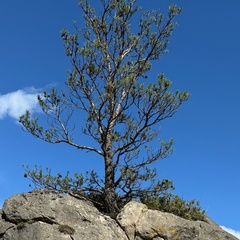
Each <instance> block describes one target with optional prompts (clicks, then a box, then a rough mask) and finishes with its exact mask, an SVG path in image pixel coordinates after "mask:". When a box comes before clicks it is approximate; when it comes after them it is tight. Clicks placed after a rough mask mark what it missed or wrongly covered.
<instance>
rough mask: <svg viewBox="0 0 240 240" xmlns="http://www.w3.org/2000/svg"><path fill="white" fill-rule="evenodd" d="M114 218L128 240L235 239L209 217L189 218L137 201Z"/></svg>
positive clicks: (129, 204)
mask: <svg viewBox="0 0 240 240" xmlns="http://www.w3.org/2000/svg"><path fill="white" fill-rule="evenodd" d="M117 221H118V223H119V224H120V226H121V227H122V228H123V229H124V231H125V232H126V234H127V236H128V238H129V240H143V239H144V240H150V239H154V240H237V239H238V238H236V237H234V236H232V235H231V234H229V233H227V232H225V231H224V230H223V229H221V228H220V227H219V226H218V225H217V224H216V223H214V222H213V221H212V220H211V219H209V218H208V219H207V222H202V221H189V220H186V219H183V218H180V217H178V216H176V215H173V214H171V213H164V212H160V211H156V210H150V209H148V208H147V206H146V205H144V204H142V203H138V202H130V203H128V204H127V205H126V206H125V207H124V208H123V210H122V211H121V212H120V214H119V215H118V216H117Z"/></svg>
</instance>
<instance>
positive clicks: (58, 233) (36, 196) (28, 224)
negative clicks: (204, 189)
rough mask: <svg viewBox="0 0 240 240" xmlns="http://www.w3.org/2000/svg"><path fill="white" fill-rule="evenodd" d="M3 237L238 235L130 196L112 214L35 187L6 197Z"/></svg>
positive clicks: (184, 239)
mask: <svg viewBox="0 0 240 240" xmlns="http://www.w3.org/2000/svg"><path fill="white" fill-rule="evenodd" d="M0 239H2V240H46V239H49V240H56V239H58V240H62V239H70V240H98V239H99V240H100V239H101V240H115V239H116V240H151V239H154V240H208V239H209V240H225V239H226V240H237V238H236V237H234V236H232V235H230V234H228V233H227V232H225V231H223V230H222V229H221V228H220V227H219V226H218V225H217V224H215V223H214V222H213V221H211V220H210V219H209V223H205V222H200V221H199V222H198V221H197V222H193V221H188V220H185V219H182V218H180V217H177V216H175V215H173V214H168V213H162V212H160V211H154V210H149V209H148V208H147V207H146V205H144V204H141V203H138V202H134V201H133V202H130V203H129V204H127V205H126V206H125V207H124V208H123V210H122V211H121V212H120V213H119V215H118V216H117V220H116V221H115V220H113V219H111V218H110V217H108V216H105V215H103V214H101V213H100V212H99V211H98V210H97V209H96V208H95V207H94V206H92V204H91V203H88V202H87V201H86V200H80V199H78V198H76V197H74V196H70V195H69V194H60V193H58V192H53V191H47V190H34V191H32V192H29V193H23V194H18V195H14V196H12V197H11V198H9V199H7V200H6V201H5V203H4V205H3V209H2V210H0Z"/></svg>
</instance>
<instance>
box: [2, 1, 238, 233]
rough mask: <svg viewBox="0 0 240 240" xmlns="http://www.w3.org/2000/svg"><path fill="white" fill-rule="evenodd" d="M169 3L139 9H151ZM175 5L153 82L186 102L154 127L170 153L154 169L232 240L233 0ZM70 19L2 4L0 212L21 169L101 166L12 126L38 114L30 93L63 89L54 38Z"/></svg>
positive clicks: (23, 4)
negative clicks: (158, 80)
mask: <svg viewBox="0 0 240 240" xmlns="http://www.w3.org/2000/svg"><path fill="white" fill-rule="evenodd" d="M163 2H164V3H163ZM172 2H173V1H169V0H165V1H156V0H149V1H143V0H139V5H142V6H143V8H146V7H149V6H151V7H153V8H157V9H158V8H161V7H166V5H169V4H171V3H172ZM175 3H177V4H178V5H180V6H182V7H183V12H182V13H181V15H180V17H179V18H178V22H179V24H180V25H179V27H178V28H177V29H176V31H175V32H174V34H173V36H172V37H171V43H170V46H169V49H170V52H169V54H167V55H164V56H163V57H162V59H161V60H160V61H159V62H158V63H155V64H154V68H153V71H152V73H151V74H152V76H155V75H156V74H157V73H160V72H163V73H164V74H165V76H166V77H167V78H168V79H170V80H172V81H173V88H174V89H180V90H187V91H189V92H190V93H191V98H190V100H189V101H188V102H187V103H185V104H184V105H182V107H181V108H180V110H179V111H178V113H177V114H176V115H175V116H174V117H173V118H171V119H168V120H166V122H164V123H163V124H162V133H161V138H164V139H166V140H167V139H169V138H171V137H172V138H174V140H175V145H174V149H175V151H174V154H173V155H172V156H171V157H170V158H169V159H165V160H163V161H160V162H159V163H158V165H157V168H158V171H159V176H160V177H161V178H169V179H171V180H173V182H174V183H175V187H176V193H178V194H179V195H180V196H181V197H183V198H185V199H187V200H190V199H193V198H196V199H198V200H200V202H201V205H202V207H203V208H204V209H206V210H207V213H208V216H209V217H211V218H212V219H213V220H214V221H216V222H217V223H218V224H219V225H221V226H225V227H226V228H231V229H234V230H235V231H236V233H235V234H238V236H240V233H239V232H240V210H239V202H240V189H239V183H240V174H239V172H240V161H239V160H240V157H239V156H240V141H239V135H240V126H239V123H240V99H239V91H240V66H239V56H240V44H239V42H240V15H239V8H240V1H239V0H218V1H217V0H211V1H209V0H202V1H192V0H184V1H183V0H175ZM162 4H164V6H163V5H162ZM73 20H78V23H79V24H82V23H83V21H82V20H81V14H80V10H79V9H78V7H77V1H75V0H72V1H67V0H51V1H49V0H42V1H32V0H24V1H17V0H8V1H1V2H0V28H1V34H0V53H1V54H0V130H1V135H0V146H1V165H2V166H1V168H0V190H1V195H0V205H2V203H3V201H4V199H6V198H7V197H10V196H11V195H13V194H16V193H21V192H24V191H29V190H30V188H29V187H28V184H29V182H28V181H27V180H26V179H24V178H23V174H24V171H23V169H22V164H25V165H27V164H29V165H30V166H34V164H40V165H42V166H43V167H47V166H48V167H50V168H52V171H53V172H54V173H57V172H62V173H64V172H66V171H67V170H70V171H72V172H75V171H80V172H81V171H83V172H84V171H85V170H86V169H87V168H90V169H91V168H100V167H101V166H102V165H101V164H100V163H98V162H97V161H96V160H95V159H94V156H91V155H89V154H85V153H83V152H79V151H77V150H75V149H71V147H68V146H65V145H51V144H48V143H45V142H42V141H41V140H38V139H35V138H34V137H32V136H31V135H30V134H27V133H25V132H23V131H22V130H21V126H20V125H19V124H18V121H17V119H18V116H19V115H20V114H21V113H22V112H23V111H24V110H25V109H26V108H27V109H31V110H32V111H33V112H37V111H38V108H37V106H36V94H37V93H39V92H41V91H42V90H43V89H50V87H51V86H56V87H59V88H61V86H62V85H63V82H64V81H65V79H66V76H67V74H66V70H67V69H68V68H70V67H71V66H70V64H69V59H68V58H67V57H66V56H65V53H64V48H63V44H62V41H61V37H60V31H61V29H63V28H67V29H69V30H73V25H72V21H73ZM152 79H153V81H154V78H152ZM237 231H238V232H237Z"/></svg>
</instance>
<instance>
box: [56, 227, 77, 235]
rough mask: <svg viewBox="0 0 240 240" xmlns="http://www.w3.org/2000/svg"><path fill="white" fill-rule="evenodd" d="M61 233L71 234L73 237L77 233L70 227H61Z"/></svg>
mask: <svg viewBox="0 0 240 240" xmlns="http://www.w3.org/2000/svg"><path fill="white" fill-rule="evenodd" d="M58 230H59V232H61V233H64V234H69V235H73V234H74V233H75V230H74V228H72V227H70V226H68V225H60V226H59V227H58Z"/></svg>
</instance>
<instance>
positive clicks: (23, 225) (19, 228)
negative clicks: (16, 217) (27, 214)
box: [17, 222, 25, 230]
mask: <svg viewBox="0 0 240 240" xmlns="http://www.w3.org/2000/svg"><path fill="white" fill-rule="evenodd" d="M23 228H25V222H19V223H18V224H17V229H18V230H21V229H23Z"/></svg>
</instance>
